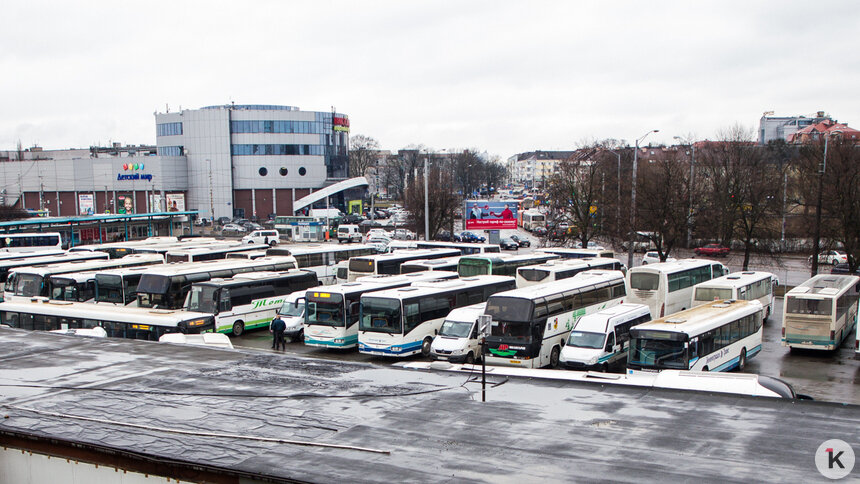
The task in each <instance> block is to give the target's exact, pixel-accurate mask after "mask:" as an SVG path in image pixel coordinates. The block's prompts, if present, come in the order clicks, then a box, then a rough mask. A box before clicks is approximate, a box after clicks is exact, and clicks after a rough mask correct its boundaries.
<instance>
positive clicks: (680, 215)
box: [636, 151, 693, 261]
mask: <svg viewBox="0 0 860 484" xmlns="http://www.w3.org/2000/svg"><path fill="white" fill-rule="evenodd" d="M639 169H640V172H639V176H638V183H637V184H636V189H637V191H638V192H639V193H640V197H639V198H638V199H637V205H638V206H637V212H636V213H637V216H636V219H637V221H638V222H637V223H638V225H639V226H640V227H645V228H647V229H648V230H649V232H650V233H651V234H652V235H651V236H650V239H651V241H652V242H653V244H654V247H655V248H656V249H657V252H658V253H659V255H660V260H661V261H665V260H666V258H667V257H668V256H669V253H670V252H672V249H673V248H675V247H677V246H680V245H682V244H683V243H684V242H685V241H686V238H687V227H689V223H690V217H691V215H692V214H691V213H690V197H691V194H692V192H693V190H692V185H691V183H690V182H691V180H690V177H689V176H688V173H689V164H688V163H687V162H686V160H681V157H680V156H679V154H678V152H677V151H673V152H669V153H667V154H666V155H665V156H663V157H661V158H659V159H656V160H652V161H651V162H650V163H644V164H642V165H640V168H639Z"/></svg>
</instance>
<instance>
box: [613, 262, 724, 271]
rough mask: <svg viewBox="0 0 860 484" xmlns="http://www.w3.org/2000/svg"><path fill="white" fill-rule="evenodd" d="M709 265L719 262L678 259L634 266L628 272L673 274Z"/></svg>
mask: <svg viewBox="0 0 860 484" xmlns="http://www.w3.org/2000/svg"><path fill="white" fill-rule="evenodd" d="M711 264H719V262H717V261H713V260H709V259H678V260H676V261H671V262H657V263H655V264H648V265H645V266H636V267H633V268H631V269H630V272H665V273H673V272H678V271H683V270H686V269H691V268H694V267H702V266H709V265H711Z"/></svg>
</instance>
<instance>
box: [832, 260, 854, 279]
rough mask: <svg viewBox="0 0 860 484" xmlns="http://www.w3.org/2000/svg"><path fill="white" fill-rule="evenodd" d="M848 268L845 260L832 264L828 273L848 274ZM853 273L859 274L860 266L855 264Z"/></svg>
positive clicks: (849, 272)
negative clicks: (841, 262)
mask: <svg viewBox="0 0 860 484" xmlns="http://www.w3.org/2000/svg"><path fill="white" fill-rule="evenodd" d="M848 269H849V267H848V263H847V262H846V263H844V264H836V265H835V266H833V268H832V269H830V273H831V274H849V275H850V274H851V271H849V270H848ZM853 275H855V276H860V266H857V269H856V270H855V271H854V274H853Z"/></svg>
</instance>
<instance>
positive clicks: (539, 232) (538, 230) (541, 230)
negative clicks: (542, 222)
mask: <svg viewBox="0 0 860 484" xmlns="http://www.w3.org/2000/svg"><path fill="white" fill-rule="evenodd" d="M532 234H534V235H535V237H546V236H547V234H548V231H547V229H546V227H535V228H534V229H532Z"/></svg>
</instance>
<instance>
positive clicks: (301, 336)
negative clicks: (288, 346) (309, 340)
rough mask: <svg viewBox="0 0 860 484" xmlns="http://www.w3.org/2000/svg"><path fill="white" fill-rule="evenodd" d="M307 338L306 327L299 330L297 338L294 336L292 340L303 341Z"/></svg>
mask: <svg viewBox="0 0 860 484" xmlns="http://www.w3.org/2000/svg"><path fill="white" fill-rule="evenodd" d="M304 340H305V329H304V328H302V329H300V330H299V334H297V335H296V337H295V338H292V339H291V341H292V342H293V343H295V342H296V341H298V342H302V341H304Z"/></svg>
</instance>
